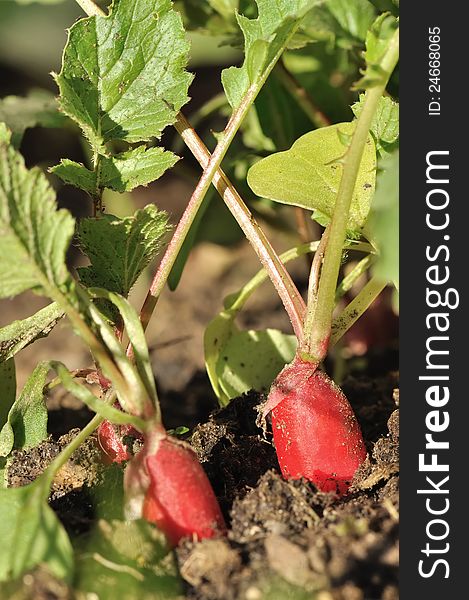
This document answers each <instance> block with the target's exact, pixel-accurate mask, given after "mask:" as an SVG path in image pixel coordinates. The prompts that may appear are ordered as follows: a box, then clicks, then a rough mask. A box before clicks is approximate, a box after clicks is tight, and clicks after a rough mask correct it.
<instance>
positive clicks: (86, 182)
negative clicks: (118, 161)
mask: <svg viewBox="0 0 469 600" xmlns="http://www.w3.org/2000/svg"><path fill="white" fill-rule="evenodd" d="M49 171H50V172H51V173H53V174H54V175H57V177H60V179H61V180H62V181H63V182H64V183H66V184H68V185H73V186H75V187H77V188H79V189H80V190H84V191H85V192H88V194H91V195H93V194H95V193H96V187H97V178H96V172H95V171H90V170H89V169H87V168H86V167H85V165H83V164H81V163H77V162H75V161H74V160H69V159H68V158H63V159H62V160H61V161H60V163H59V164H58V165H55V166H54V167H51V168H50V169H49Z"/></svg>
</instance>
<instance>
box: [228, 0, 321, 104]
mask: <svg viewBox="0 0 469 600" xmlns="http://www.w3.org/2000/svg"><path fill="white" fill-rule="evenodd" d="M316 1H317V0H275V1H272V0H256V3H257V6H258V17H257V18H255V19H249V18H247V17H245V16H244V15H241V14H238V15H237V20H238V25H239V27H240V29H241V31H242V33H243V36H244V63H243V65H242V66H241V67H230V68H229V69H225V70H224V71H223V73H222V83H223V87H224V89H225V93H226V95H227V98H228V100H229V102H230V104H231V106H232V107H233V108H237V107H238V106H239V105H240V103H241V101H242V99H243V97H244V95H245V94H246V92H247V91H248V89H249V88H250V86H252V85H261V83H262V82H263V80H264V79H265V77H266V76H267V75H268V74H269V73H270V71H271V69H272V67H273V66H274V65H275V63H276V62H277V60H278V58H279V57H280V55H281V53H282V52H283V50H284V49H285V47H286V46H287V44H288V42H289V40H290V39H291V37H292V35H293V34H294V32H295V31H296V29H297V28H298V25H299V24H300V22H301V20H302V18H303V17H304V15H305V14H306V13H307V11H308V10H309V9H310V8H311V7H312V6H314V4H315V3H316Z"/></svg>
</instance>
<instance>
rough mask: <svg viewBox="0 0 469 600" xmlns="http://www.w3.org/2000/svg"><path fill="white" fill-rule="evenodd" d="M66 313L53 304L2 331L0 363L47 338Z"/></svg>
mask: <svg viewBox="0 0 469 600" xmlns="http://www.w3.org/2000/svg"><path fill="white" fill-rule="evenodd" d="M63 315H64V313H63V310H62V309H61V308H59V307H58V306H57V304H55V302H53V303H52V304H49V305H48V306H46V307H45V308H42V309H41V310H40V311H38V312H37V313H36V314H34V315H32V316H31V317H28V318H27V319H22V320H21V321H13V323H10V325H7V326H6V327H2V328H1V329H0V362H2V361H4V360H8V359H9V358H12V357H13V356H14V355H15V354H17V353H18V352H19V351H20V350H22V349H23V348H25V347H26V346H28V345H29V344H32V343H33V342H34V341H35V340H38V339H40V338H43V337H46V336H48V335H49V333H50V332H51V331H52V329H53V328H54V327H55V326H56V324H57V323H58V321H59V320H60V319H61V318H62V317H63Z"/></svg>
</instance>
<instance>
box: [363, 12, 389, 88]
mask: <svg viewBox="0 0 469 600" xmlns="http://www.w3.org/2000/svg"><path fill="white" fill-rule="evenodd" d="M398 28H399V24H398V21H397V19H396V18H395V17H393V16H392V15H390V14H389V13H384V14H382V15H380V16H379V17H378V18H377V19H376V20H375V22H374V23H373V25H372V27H371V28H370V29H369V31H368V33H367V36H366V51H365V63H366V68H365V71H364V73H363V77H362V78H361V79H360V81H358V82H357V83H356V84H355V86H354V87H355V89H360V88H361V89H368V88H370V87H374V86H375V85H379V84H381V83H382V82H383V81H387V79H388V77H389V75H390V73H387V72H386V71H385V70H384V69H383V67H382V65H381V62H382V60H383V58H384V56H385V54H386V52H387V50H388V46H389V41H390V39H391V38H392V36H393V35H394V33H395V32H396V30H397V29H398Z"/></svg>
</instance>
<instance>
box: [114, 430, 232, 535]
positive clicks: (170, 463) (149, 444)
mask: <svg viewBox="0 0 469 600" xmlns="http://www.w3.org/2000/svg"><path fill="white" fill-rule="evenodd" d="M125 489H126V495H127V515H128V517H129V518H141V517H143V518H144V519H146V520H147V521H150V522H152V523H155V524H156V525H157V527H158V528H159V529H161V530H162V531H163V533H164V534H165V535H166V537H167V539H168V541H169V543H170V544H171V545H172V546H176V545H177V544H178V542H179V540H180V539H181V538H183V537H197V538H198V539H204V538H212V537H214V536H217V535H222V534H224V533H225V530H226V526H225V522H224V519H223V515H222V513H221V510H220V507H219V505H218V501H217V499H216V497H215V494H214V492H213V489H212V486H211V485H210V482H209V480H208V478H207V475H206V474H205V471H204V470H203V468H202V466H201V464H200V463H199V461H198V459H197V455H196V454H195V452H194V451H193V450H192V449H191V447H190V446H189V445H188V444H186V443H184V442H181V441H179V440H176V439H174V438H172V437H170V436H169V435H168V434H167V433H166V431H165V430H164V429H163V428H162V427H161V426H159V427H158V428H157V429H156V430H154V431H152V432H150V433H147V434H146V435H145V443H144V446H143V448H142V450H141V451H140V452H139V453H138V455H137V456H135V458H134V459H133V460H132V461H131V462H130V463H129V465H128V466H127V469H126V472H125Z"/></svg>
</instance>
